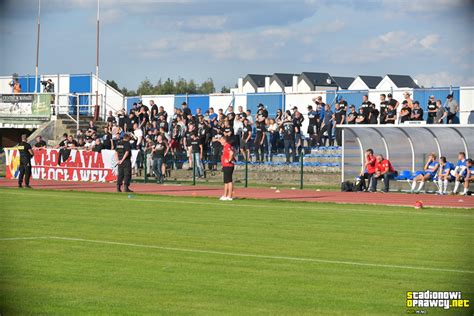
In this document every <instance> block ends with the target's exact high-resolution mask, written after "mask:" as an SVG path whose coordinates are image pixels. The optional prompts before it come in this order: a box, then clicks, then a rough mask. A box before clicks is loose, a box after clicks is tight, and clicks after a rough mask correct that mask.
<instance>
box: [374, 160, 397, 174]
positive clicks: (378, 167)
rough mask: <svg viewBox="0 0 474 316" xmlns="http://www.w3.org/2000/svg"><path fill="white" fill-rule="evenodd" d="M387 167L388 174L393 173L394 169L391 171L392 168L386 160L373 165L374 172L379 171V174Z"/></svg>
mask: <svg viewBox="0 0 474 316" xmlns="http://www.w3.org/2000/svg"><path fill="white" fill-rule="evenodd" d="M387 167H388V172H395V169H393V166H392V164H391V163H390V161H389V160H388V159H384V160H382V161H381V162H377V164H376V165H375V170H377V171H379V172H380V173H385V170H386V169H387Z"/></svg>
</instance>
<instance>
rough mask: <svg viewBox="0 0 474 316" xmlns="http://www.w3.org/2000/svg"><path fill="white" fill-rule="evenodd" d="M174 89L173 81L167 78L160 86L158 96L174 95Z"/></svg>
mask: <svg viewBox="0 0 474 316" xmlns="http://www.w3.org/2000/svg"><path fill="white" fill-rule="evenodd" d="M175 93H176V89H175V85H174V82H173V80H171V79H170V78H168V79H167V80H166V81H165V82H164V83H163V84H162V85H161V91H160V93H159V94H175Z"/></svg>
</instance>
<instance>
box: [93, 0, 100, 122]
mask: <svg viewBox="0 0 474 316" xmlns="http://www.w3.org/2000/svg"><path fill="white" fill-rule="evenodd" d="M99 30H100V0H97V32H96V33H97V34H96V40H97V42H96V64H95V77H96V78H95V80H96V81H95V82H96V86H95V109H94V110H95V111H94V121H97V120H98V119H99Z"/></svg>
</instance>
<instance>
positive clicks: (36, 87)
mask: <svg viewBox="0 0 474 316" xmlns="http://www.w3.org/2000/svg"><path fill="white" fill-rule="evenodd" d="M40 17H41V0H38V27H37V34H36V75H35V93H37V92H38V64H39V47H40V27H41V26H40V25H41V23H40V22H41V19H40Z"/></svg>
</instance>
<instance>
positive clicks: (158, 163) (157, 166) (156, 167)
mask: <svg viewBox="0 0 474 316" xmlns="http://www.w3.org/2000/svg"><path fill="white" fill-rule="evenodd" d="M162 166H163V158H161V157H155V158H153V172H154V173H155V177H156V181H158V182H162V181H163V174H162V172H161V167H162Z"/></svg>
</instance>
